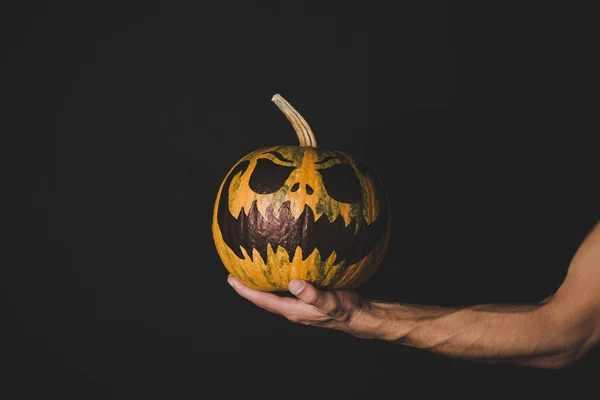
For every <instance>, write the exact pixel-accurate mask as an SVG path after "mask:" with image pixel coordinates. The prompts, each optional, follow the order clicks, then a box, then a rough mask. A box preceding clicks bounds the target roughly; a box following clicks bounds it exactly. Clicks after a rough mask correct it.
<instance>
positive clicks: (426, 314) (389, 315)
mask: <svg viewBox="0 0 600 400" xmlns="http://www.w3.org/2000/svg"><path fill="white" fill-rule="evenodd" d="M545 303H546V302H542V303H539V304H534V305H494V304H487V305H478V306H473V307H462V308H445V307H429V306H415V305H409V304H398V303H385V302H370V303H368V305H367V307H365V310H363V312H362V313H361V314H362V315H361V316H359V317H358V318H357V320H358V321H359V322H358V323H362V324H367V325H369V326H370V327H371V330H372V332H373V336H374V337H378V338H380V339H384V340H388V341H391V342H395V343H398V344H402V345H406V346H410V347H416V348H421V349H427V350H429V351H432V352H435V353H439V354H444V355H448V356H453V357H460V358H465V359H472V360H479V361H484V362H505V363H513V364H519V365H531V366H537V367H546V368H556V367H561V366H564V365H566V364H568V363H569V362H570V361H571V360H572V359H573V358H574V357H576V355H577V354H576V351H573V349H577V348H578V344H579V342H580V341H581V340H583V338H582V337H581V335H579V334H578V331H577V330H576V329H570V325H569V324H568V323H566V321H564V318H563V317H560V316H559V315H557V313H556V312H555V309H554V308H553V307H552V306H550V305H546V304H545Z"/></svg>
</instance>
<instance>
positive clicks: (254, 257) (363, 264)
mask: <svg viewBox="0 0 600 400" xmlns="http://www.w3.org/2000/svg"><path fill="white" fill-rule="evenodd" d="M286 104H287V103H286ZM288 106H289V104H288ZM280 108H282V107H280ZM289 108H291V106H289ZM292 110H293V109H292ZM293 111H294V112H295V110H293ZM297 118H299V119H300V120H301V122H303V123H304V124H305V122H304V120H302V119H301V117H299V116H298V117H297ZM288 119H290V121H292V123H294V127H295V128H296V130H297V133H298V128H297V123H296V122H297V120H296V117H293V118H290V117H289V116H288ZM306 126H307V125H306ZM309 133H310V135H311V136H312V132H310V130H309ZM298 137H299V138H300V142H301V144H302V145H300V146H294V145H281V146H272V147H266V148H262V149H258V150H255V151H253V152H251V153H249V154H247V155H246V156H244V157H243V158H241V159H240V160H239V161H238V162H237V163H236V164H235V165H234V166H233V167H232V168H231V170H230V171H229V173H228V174H227V175H226V176H225V179H224V180H223V182H222V183H221V185H220V188H219V190H218V193H217V198H216V201H215V205H214V210H213V221H212V233H213V239H214V243H215V246H216V249H217V252H218V254H219V256H220V258H221V260H222V262H223V264H224V266H225V268H226V269H227V270H228V271H229V273H231V274H232V275H233V276H235V277H236V278H238V279H239V280H240V281H242V282H243V283H244V284H246V285H247V286H249V287H251V288H253V289H258V290H261V291H287V290H288V284H289V282H290V281H291V280H292V279H295V278H298V279H303V280H306V281H309V282H311V283H313V284H315V285H317V286H318V287H321V288H325V289H353V288H357V287H359V286H360V285H362V284H363V283H364V282H366V281H367V280H368V279H369V278H370V277H371V276H372V275H373V273H374V272H375V271H376V270H377V269H378V267H379V266H380V264H381V262H382V260H383V258H384V256H385V253H386V251H387V248H388V243H389V240H390V232H391V215H390V208H389V202H388V198H387V194H386V191H385V189H384V187H383V185H382V183H381V181H380V180H379V178H378V177H377V175H376V174H375V172H374V171H373V170H372V169H371V168H370V167H369V166H368V165H366V164H365V163H364V162H362V161H361V160H359V159H357V158H355V157H353V156H351V155H349V154H346V153H344V152H341V151H336V150H323V149H319V148H317V147H316V143H315V142H314V136H313V137H312V139H311V140H312V144H310V145H307V144H306V143H307V142H306V141H304V139H303V138H302V137H301V135H300V133H298ZM307 140H309V139H307Z"/></svg>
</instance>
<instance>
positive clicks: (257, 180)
mask: <svg viewBox="0 0 600 400" xmlns="http://www.w3.org/2000/svg"><path fill="white" fill-rule="evenodd" d="M294 169H296V168H295V167H286V166H284V165H279V164H275V163H274V162H273V161H271V160H269V159H268V158H261V159H259V160H258V161H257V162H256V167H255V168H254V171H252V175H251V176H250V180H249V181H248V185H249V186H250V189H252V190H253V191H254V192H256V193H258V194H269V193H275V192H276V191H278V190H279V189H281V188H282V187H283V184H284V183H285V181H286V180H287V178H288V177H289V176H290V174H291V173H292V171H293V170H294Z"/></svg>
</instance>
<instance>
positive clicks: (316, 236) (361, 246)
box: [217, 163, 389, 265]
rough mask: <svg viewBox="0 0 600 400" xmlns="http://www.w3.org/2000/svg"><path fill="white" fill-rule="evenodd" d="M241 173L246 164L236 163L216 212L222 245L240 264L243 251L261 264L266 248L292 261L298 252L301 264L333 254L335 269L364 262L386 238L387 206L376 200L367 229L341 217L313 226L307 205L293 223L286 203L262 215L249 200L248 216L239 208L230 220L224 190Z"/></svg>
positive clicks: (366, 225) (317, 221)
mask: <svg viewBox="0 0 600 400" xmlns="http://www.w3.org/2000/svg"><path fill="white" fill-rule="evenodd" d="M246 168H247V163H240V165H238V167H236V168H235V169H234V170H232V171H231V173H230V175H229V176H228V178H227V180H226V181H225V183H224V185H223V190H222V194H221V198H220V199H219V206H218V211H217V212H218V215H217V218H218V224H219V228H220V230H221V235H222V237H223V241H224V242H225V244H227V246H228V247H229V248H230V249H231V250H232V251H233V252H234V253H235V254H236V256H237V257H239V258H240V259H245V255H244V253H243V252H242V248H243V249H244V250H245V252H246V254H247V255H248V257H250V259H251V260H253V257H254V256H253V250H254V249H256V251H257V252H258V254H259V255H260V257H261V258H262V260H263V261H264V263H265V264H266V263H267V249H268V246H271V248H272V250H273V251H274V252H277V250H278V248H279V247H282V248H283V249H285V250H286V252H287V254H288V257H289V261H290V262H292V260H293V258H294V255H295V253H296V249H297V248H298V247H299V248H300V249H301V250H302V259H303V260H305V259H306V258H307V257H309V256H310V255H311V254H312V253H313V252H314V251H318V252H319V255H320V257H321V260H327V259H328V258H329V257H330V256H331V254H332V253H333V252H335V261H334V264H339V263H341V262H343V261H345V262H346V264H347V265H352V264H355V263H357V262H359V261H360V260H362V259H363V258H365V257H366V256H367V255H368V254H369V253H370V252H371V251H372V250H373V249H374V248H375V246H376V245H377V244H378V243H379V242H380V241H381V239H382V238H383V236H384V235H385V234H386V229H387V224H388V218H389V210H388V207H387V201H381V203H382V204H381V208H380V212H379V216H378V218H377V220H375V221H373V222H372V223H371V224H367V222H366V221H365V220H362V221H360V224H359V225H358V229H357V221H356V220H353V221H351V222H350V223H349V224H348V225H346V224H345V222H344V218H343V217H342V216H341V215H338V217H337V218H336V219H335V220H333V221H329V218H327V216H326V215H324V214H323V215H321V217H320V218H319V219H318V220H316V221H315V215H314V212H313V211H312V209H311V208H310V207H309V206H308V205H305V206H304V210H303V211H302V213H301V214H300V215H299V216H298V218H294V216H293V214H292V212H291V203H290V202H289V201H287V202H285V203H283V204H282V205H281V207H280V208H279V210H277V212H275V210H274V209H273V207H272V206H268V207H267V209H266V211H265V213H264V215H262V214H261V213H260V212H259V210H258V206H257V202H256V201H254V202H253V203H252V206H251V207H250V210H248V213H247V214H246V213H245V212H244V208H242V209H241V210H240V212H239V214H238V216H237V217H235V216H233V215H232V214H231V213H230V212H229V207H228V204H229V196H228V192H229V190H228V189H229V185H230V183H231V180H232V179H233V177H234V176H235V175H236V174H237V173H238V172H240V171H242V172H243V171H244V170H245V169H246Z"/></svg>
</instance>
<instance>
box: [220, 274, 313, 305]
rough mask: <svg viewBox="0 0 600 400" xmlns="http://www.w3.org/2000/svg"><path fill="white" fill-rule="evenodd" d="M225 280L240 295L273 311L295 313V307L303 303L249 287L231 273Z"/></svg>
mask: <svg viewBox="0 0 600 400" xmlns="http://www.w3.org/2000/svg"><path fill="white" fill-rule="evenodd" d="M227 282H228V283H229V284H230V285H231V287H233V289H234V290H235V291H236V292H237V293H238V294H239V295H240V296H242V297H244V298H245V299H247V300H249V301H251V302H252V303H254V304H256V305H257V306H259V307H262V308H264V309H266V310H268V311H271V312H273V313H277V314H281V315H291V314H294V313H297V312H298V310H297V309H298V308H299V307H301V306H302V305H303V304H302V303H301V302H300V301H298V300H297V299H293V298H291V297H281V296H278V295H276V294H274V293H268V292H262V291H259V290H254V289H251V288H249V287H248V286H246V285H244V284H243V283H242V282H240V281H239V280H238V279H236V278H234V277H233V276H232V275H229V277H228V278H227Z"/></svg>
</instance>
